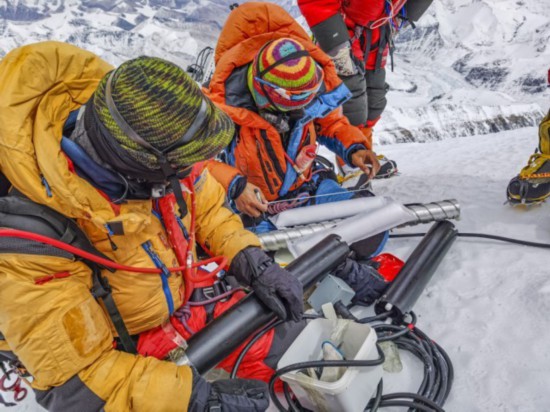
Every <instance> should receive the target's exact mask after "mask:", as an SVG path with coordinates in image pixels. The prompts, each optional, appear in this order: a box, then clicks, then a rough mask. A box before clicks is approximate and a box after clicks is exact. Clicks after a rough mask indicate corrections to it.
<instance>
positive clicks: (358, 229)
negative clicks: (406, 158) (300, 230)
mask: <svg viewBox="0 0 550 412" xmlns="http://www.w3.org/2000/svg"><path fill="white" fill-rule="evenodd" d="M416 219H417V217H416V215H415V214H414V212H412V211H411V210H409V209H407V207H405V206H403V205H401V204H399V203H396V202H393V201H389V202H388V203H387V204H386V205H384V206H382V207H380V208H378V209H376V210H370V211H368V212H363V213H360V214H358V215H355V216H352V217H350V218H347V219H344V220H342V221H340V222H338V223H337V224H336V226H334V227H333V228H331V229H327V230H323V231H322V232H318V233H315V234H313V235H311V236H307V237H304V238H301V239H296V240H295V241H291V242H289V243H288V249H289V250H290V252H291V253H292V254H293V255H294V257H298V256H300V255H301V254H302V253H304V252H305V251H306V250H308V249H309V248H311V247H312V246H313V245H315V244H316V243H317V242H319V241H320V240H321V239H323V238H324V237H326V236H328V235H329V234H332V233H334V234H336V235H338V236H340V237H341V238H342V240H343V241H344V242H346V243H347V244H348V245H351V244H352V243H354V242H357V241H359V240H363V239H366V238H368V237H371V236H374V235H376V234H378V233H382V232H384V231H386V230H390V229H393V228H394V227H397V226H399V225H402V224H404V223H408V222H410V221H414V220H416Z"/></svg>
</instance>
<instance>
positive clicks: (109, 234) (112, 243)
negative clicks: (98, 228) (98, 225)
mask: <svg viewBox="0 0 550 412" xmlns="http://www.w3.org/2000/svg"><path fill="white" fill-rule="evenodd" d="M105 228H106V229H107V239H109V244H110V245H111V249H112V250H113V251H115V250H118V246H117V245H116V243H115V242H114V241H113V239H112V238H111V235H113V234H114V233H113V231H112V230H111V228H110V227H109V224H108V223H106V224H105Z"/></svg>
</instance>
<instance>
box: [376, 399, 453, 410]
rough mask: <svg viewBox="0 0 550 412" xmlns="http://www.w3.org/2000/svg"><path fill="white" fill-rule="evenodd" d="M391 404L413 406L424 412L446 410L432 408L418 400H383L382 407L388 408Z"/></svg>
mask: <svg viewBox="0 0 550 412" xmlns="http://www.w3.org/2000/svg"><path fill="white" fill-rule="evenodd" d="M390 406H404V407H406V408H413V409H416V410H418V411H423V412H434V411H435V412H445V411H444V410H443V409H441V408H438V409H433V408H430V407H429V406H424V405H422V404H421V403H417V402H410V401H397V400H396V401H382V402H381V403H380V408H387V407H390Z"/></svg>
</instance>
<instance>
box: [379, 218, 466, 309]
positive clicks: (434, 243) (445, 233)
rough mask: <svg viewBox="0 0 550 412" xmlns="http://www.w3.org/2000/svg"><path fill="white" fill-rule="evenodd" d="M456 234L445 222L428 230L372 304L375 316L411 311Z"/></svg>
mask: <svg viewBox="0 0 550 412" xmlns="http://www.w3.org/2000/svg"><path fill="white" fill-rule="evenodd" d="M457 232H458V231H457V230H456V228H455V226H454V225H453V224H452V223H451V222H449V221H443V222H437V223H435V224H434V225H433V226H432V227H431V228H430V230H429V231H428V233H426V236H424V238H423V239H422V241H421V242H420V243H419V244H418V246H417V247H416V248H415V249H414V251H413V253H412V254H411V256H410V257H409V259H407V262H406V263H405V265H404V266H403V268H402V269H401V271H400V272H399V275H398V276H397V277H396V278H395V280H394V281H393V282H392V284H391V285H390V287H389V288H388V290H387V291H386V292H385V293H384V295H382V297H381V298H380V299H379V300H378V302H377V303H376V305H375V311H376V313H377V314H378V313H382V312H386V311H389V310H394V311H396V313H397V315H398V316H402V315H404V314H405V313H408V312H410V311H411V309H412V308H413V306H414V304H415V303H416V301H417V300H418V298H419V297H420V295H421V294H422V292H423V291H424V288H425V287H426V285H427V284H428V283H429V281H430V279H431V278H432V276H433V274H434V273H435V270H436V269H437V267H438V266H439V263H440V262H441V260H442V259H443V257H444V256H445V254H446V253H447V251H448V250H449V248H450V247H451V245H452V244H453V242H454V240H455V239H456V236H457Z"/></svg>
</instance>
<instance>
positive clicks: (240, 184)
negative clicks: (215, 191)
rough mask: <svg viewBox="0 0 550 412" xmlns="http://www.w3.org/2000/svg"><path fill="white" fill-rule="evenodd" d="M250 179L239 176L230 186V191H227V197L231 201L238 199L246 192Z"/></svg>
mask: <svg viewBox="0 0 550 412" xmlns="http://www.w3.org/2000/svg"><path fill="white" fill-rule="evenodd" d="M247 183H248V179H247V178H246V177H245V176H241V175H237V176H235V178H233V180H232V181H231V183H230V184H229V189H228V190H227V195H228V196H229V198H230V199H231V200H235V199H236V198H238V197H239V196H240V195H241V194H242V192H243V191H244V189H245V187H246V184H247Z"/></svg>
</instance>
